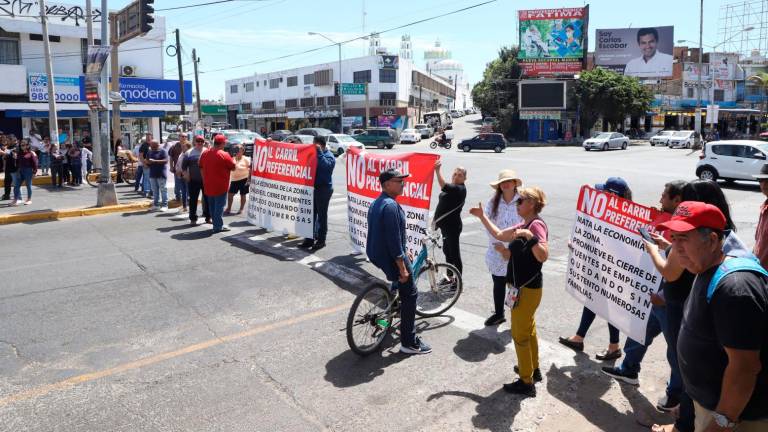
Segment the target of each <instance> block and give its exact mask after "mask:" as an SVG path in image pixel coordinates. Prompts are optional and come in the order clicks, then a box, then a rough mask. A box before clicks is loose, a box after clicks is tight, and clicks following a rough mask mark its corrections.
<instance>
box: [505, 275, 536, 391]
mask: <svg viewBox="0 0 768 432" xmlns="http://www.w3.org/2000/svg"><path fill="white" fill-rule="evenodd" d="M542 289H543V288H537V289H533V288H520V300H519V302H518V303H517V306H516V307H515V308H514V309H512V319H511V326H512V329H511V331H512V340H513V341H514V342H515V352H517V367H518V369H519V371H520V379H522V380H523V381H524V382H525V383H526V384H531V383H533V370H534V369H537V368H538V367H539V340H538V338H537V337H536V320H535V318H534V314H536V309H538V307H539V303H541V294H542Z"/></svg>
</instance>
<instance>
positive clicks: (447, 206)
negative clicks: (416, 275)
mask: <svg viewBox="0 0 768 432" xmlns="http://www.w3.org/2000/svg"><path fill="white" fill-rule="evenodd" d="M441 166H442V162H440V160H439V159H438V160H437V161H436V162H435V175H436V176H437V182H438V183H439V184H440V190H441V191H440V198H439V200H438V201H437V207H436V208H435V219H434V222H433V224H434V226H435V228H440V232H441V233H442V234H443V252H444V253H445V261H446V262H448V264H452V265H454V266H455V267H456V268H457V269H458V270H459V273H462V272H463V269H464V266H463V265H462V262H461V250H460V248H459V236H460V235H461V230H462V227H463V225H462V223H461V208H462V207H464V201H465V200H466V199H467V187H466V186H464V182H465V181H466V179H467V170H466V169H464V168H463V167H456V169H454V170H453V175H452V176H451V182H450V183H447V182H446V181H445V179H443V174H442V173H441V172H440V167H441Z"/></svg>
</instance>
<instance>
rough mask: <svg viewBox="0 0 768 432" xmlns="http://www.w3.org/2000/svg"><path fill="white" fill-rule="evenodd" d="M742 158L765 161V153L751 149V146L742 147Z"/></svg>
mask: <svg viewBox="0 0 768 432" xmlns="http://www.w3.org/2000/svg"><path fill="white" fill-rule="evenodd" d="M744 152H745V155H744V157H748V158H750V159H762V160H765V153H763V152H761V151H760V150H759V149H757V148H755V147H752V146H744Z"/></svg>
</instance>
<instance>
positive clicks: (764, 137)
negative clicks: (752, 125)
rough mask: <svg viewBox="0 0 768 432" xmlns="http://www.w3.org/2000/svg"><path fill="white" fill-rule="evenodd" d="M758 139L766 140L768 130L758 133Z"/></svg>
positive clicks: (767, 138) (767, 139)
mask: <svg viewBox="0 0 768 432" xmlns="http://www.w3.org/2000/svg"><path fill="white" fill-rule="evenodd" d="M760 139H761V140H763V141H768V132H763V133H761V134H760Z"/></svg>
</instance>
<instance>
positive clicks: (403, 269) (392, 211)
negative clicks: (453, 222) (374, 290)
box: [365, 169, 432, 354]
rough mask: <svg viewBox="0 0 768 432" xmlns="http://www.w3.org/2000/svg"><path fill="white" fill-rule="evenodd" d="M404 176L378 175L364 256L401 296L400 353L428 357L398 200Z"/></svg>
mask: <svg viewBox="0 0 768 432" xmlns="http://www.w3.org/2000/svg"><path fill="white" fill-rule="evenodd" d="M408 176H410V174H403V173H401V172H400V171H398V170H395V169H388V170H386V171H382V172H381V174H379V183H381V195H379V197H378V198H376V200H375V201H374V202H373V204H371V207H370V208H369V209H368V237H367V239H368V241H367V242H366V247H365V253H366V254H367V255H368V259H370V260H371V262H372V263H373V264H374V265H375V266H376V267H378V268H379V269H381V271H383V272H384V274H385V275H386V276H387V280H388V281H390V282H392V289H393V290H395V289H396V290H398V291H399V292H400V302H401V305H400V341H401V346H400V352H401V353H404V354H428V353H430V352H432V348H431V347H430V346H429V345H427V344H426V343H424V342H423V341H422V340H421V338H419V337H417V336H416V327H415V326H414V322H415V321H416V299H417V298H418V295H419V292H418V290H417V289H416V285H415V284H414V282H413V275H412V274H411V271H412V269H411V261H410V258H409V257H408V254H407V253H406V250H407V249H406V240H407V238H406V234H405V221H406V219H405V212H404V211H403V209H402V207H400V204H398V203H397V201H395V199H396V198H397V197H398V196H400V195H402V193H403V181H404V180H403V179H405V178H406V177H408Z"/></svg>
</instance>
